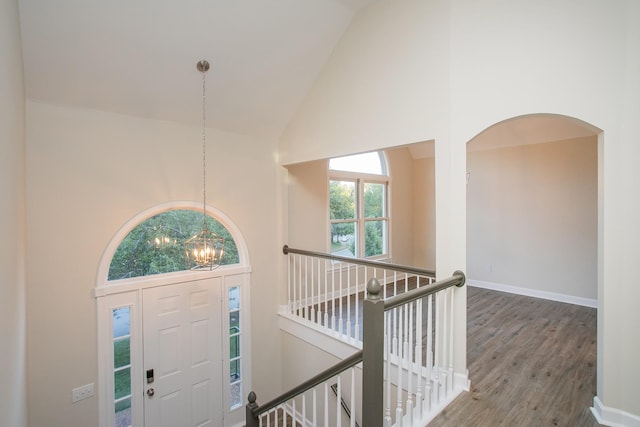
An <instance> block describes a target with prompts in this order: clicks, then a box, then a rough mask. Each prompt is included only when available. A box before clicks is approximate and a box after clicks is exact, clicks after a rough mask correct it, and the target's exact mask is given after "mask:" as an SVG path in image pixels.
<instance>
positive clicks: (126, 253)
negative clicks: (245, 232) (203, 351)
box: [108, 209, 240, 281]
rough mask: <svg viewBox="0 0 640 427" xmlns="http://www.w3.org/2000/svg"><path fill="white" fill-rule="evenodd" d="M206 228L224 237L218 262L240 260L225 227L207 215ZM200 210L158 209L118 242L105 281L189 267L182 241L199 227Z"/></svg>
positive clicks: (224, 262) (187, 268) (201, 215)
mask: <svg viewBox="0 0 640 427" xmlns="http://www.w3.org/2000/svg"><path fill="white" fill-rule="evenodd" d="M206 223H207V227H208V228H209V230H211V231H213V232H215V233H216V234H217V235H219V236H221V237H223V238H224V239H225V250H224V255H223V257H222V260H221V265H230V264H238V263H239V262H240V258H239V254H238V248H237V247H236V243H235V241H234V239H233V237H232V236H231V233H229V230H227V228H226V227H225V226H224V225H222V224H221V223H220V222H219V221H218V220H216V219H215V218H213V217H211V216H209V215H207V216H206ZM202 224H203V213H202V211H196V210H191V209H175V210H168V211H164V212H161V213H159V214H157V215H154V216H152V217H150V218H147V219H146V220H144V221H142V222H141V223H139V224H138V225H137V226H135V227H134V228H133V229H132V230H131V231H130V232H129V233H128V234H127V235H126V237H125V238H124V239H123V240H122V241H121V242H120V244H119V245H118V248H117V249H116V251H115V253H114V254H113V257H112V259H111V263H110V265H109V272H108V280H109V281H112V280H121V279H129V278H133V277H140V276H149V275H154V274H162V273H172V272H176V271H185V270H189V262H188V259H187V255H186V251H185V248H184V245H185V242H186V241H187V240H188V239H190V238H191V237H193V236H194V235H195V234H197V233H198V232H199V231H200V229H201V228H202Z"/></svg>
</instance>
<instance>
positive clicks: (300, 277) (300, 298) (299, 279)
mask: <svg viewBox="0 0 640 427" xmlns="http://www.w3.org/2000/svg"><path fill="white" fill-rule="evenodd" d="M297 305H298V310H297V315H298V316H301V315H302V255H298V304H297Z"/></svg>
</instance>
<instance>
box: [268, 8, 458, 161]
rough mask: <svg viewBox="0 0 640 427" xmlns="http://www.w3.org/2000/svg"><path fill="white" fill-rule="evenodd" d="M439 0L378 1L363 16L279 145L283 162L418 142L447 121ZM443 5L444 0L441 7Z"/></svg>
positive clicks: (443, 33) (443, 26) (444, 23)
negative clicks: (435, 0) (435, 7)
mask: <svg viewBox="0 0 640 427" xmlns="http://www.w3.org/2000/svg"><path fill="white" fill-rule="evenodd" d="M436 3H442V5H446V2H445V1H439V2H433V1H424V0H403V1H396V0H380V1H378V2H376V3H374V4H372V5H371V6H369V7H367V8H366V9H364V10H363V11H362V12H361V13H359V14H357V15H356V16H355V17H354V19H353V21H352V23H351V25H350V27H349V28H348V29H347V31H346V32H345V34H344V35H343V36H342V39H341V40H340V43H339V44H338V46H336V48H335V50H334V52H333V55H332V57H331V58H330V59H329V61H328V63H327V64H326V66H325V68H324V71H323V72H322V73H321V75H320V76H319V78H318V80H317V81H316V83H315V85H314V87H313V88H312V89H311V91H310V93H309V94H308V96H307V98H306V99H305V101H304V103H303V105H302V106H301V108H300V109H299V110H298V112H297V114H296V116H295V118H294V120H293V121H292V122H291V123H290V125H289V127H288V129H287V130H286V132H285V135H284V136H283V140H282V142H281V145H280V155H281V161H282V163H283V164H291V163H298V162H302V161H306V160H316V159H321V158H330V157H337V156H340V155H344V154H353V153H357V152H363V151H370V150H372V149H380V148H387V147H391V146H397V145H403V144H408V143H413V142H419V141H425V140H427V139H429V138H424V135H433V133H434V129H436V127H437V125H438V124H439V122H440V121H441V120H444V119H446V115H443V114H444V113H445V111H444V110H443V109H442V104H443V103H444V102H446V100H447V96H448V94H447V91H446V89H447V88H446V85H443V84H442V83H443V80H444V79H445V78H446V73H445V74H443V69H444V70H446V62H444V61H443V55H445V54H446V53H447V52H446V49H444V46H443V42H444V43H446V36H447V33H446V28H447V26H448V23H447V21H443V20H442V19H441V16H439V15H438V14H437V13H433V10H432V8H433V7H434V4H436ZM442 7H444V6H442Z"/></svg>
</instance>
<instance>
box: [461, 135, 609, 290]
mask: <svg viewBox="0 0 640 427" xmlns="http://www.w3.org/2000/svg"><path fill="white" fill-rule="evenodd" d="M474 144H475V142H473V141H472V142H470V143H469V149H471V148H472V146H474ZM474 148H481V147H474ZM597 154H598V152H597V138H596V137H586V138H579V139H573V140H565V141H556V142H549V143H543V144H530V145H524V146H513V147H508V148H500V149H494V150H482V151H470V152H468V154H467V171H468V172H469V173H470V179H469V184H468V185H467V277H468V278H469V280H480V281H483V282H489V283H490V284H497V285H508V286H514V287H518V288H524V289H526V290H532V291H542V292H548V293H554V294H560V295H566V296H571V297H578V298H584V299H589V300H593V301H595V300H596V299H597V293H598V289H597V230H598V216H597V211H598V175H597V172H598V161H597V160H598V159H597Z"/></svg>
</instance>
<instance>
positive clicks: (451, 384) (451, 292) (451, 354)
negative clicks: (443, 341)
mask: <svg viewBox="0 0 640 427" xmlns="http://www.w3.org/2000/svg"><path fill="white" fill-rule="evenodd" d="M447 292H448V293H449V304H450V307H449V390H450V391H452V392H453V322H454V317H453V302H454V301H453V295H454V292H455V290H454V288H449V289H447Z"/></svg>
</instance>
